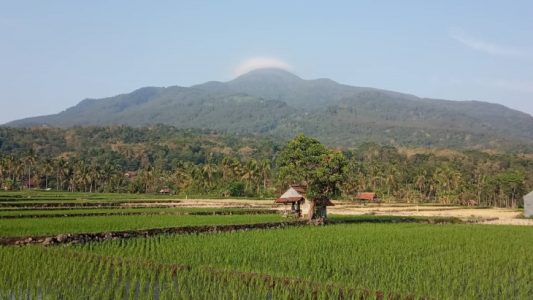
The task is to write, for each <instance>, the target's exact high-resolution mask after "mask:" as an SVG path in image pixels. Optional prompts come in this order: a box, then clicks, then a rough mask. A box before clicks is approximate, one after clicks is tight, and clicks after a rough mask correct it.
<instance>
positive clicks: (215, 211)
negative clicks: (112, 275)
mask: <svg viewBox="0 0 533 300" xmlns="http://www.w3.org/2000/svg"><path fill="white" fill-rule="evenodd" d="M268 213H270V214H272V213H274V211H273V210H266V209H246V208H199V207H155V208H153V207H139V208H131V207H122V208H121V207H119V208H116V207H113V208H81V209H80V208H74V209H24V210H17V209H12V210H4V211H0V218H18V217H20V218H24V217H49V216H58V217H61V216H84V215H128V214H131V215H133V214H137V215H139V214H143V215H186V214H192V215H238V214H243V215H244V214H268Z"/></svg>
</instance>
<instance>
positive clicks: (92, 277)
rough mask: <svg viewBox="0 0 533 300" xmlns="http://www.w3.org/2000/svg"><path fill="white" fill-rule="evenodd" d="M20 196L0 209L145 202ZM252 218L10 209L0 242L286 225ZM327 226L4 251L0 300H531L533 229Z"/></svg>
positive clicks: (198, 212)
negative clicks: (184, 228) (156, 230)
mask: <svg viewBox="0 0 533 300" xmlns="http://www.w3.org/2000/svg"><path fill="white" fill-rule="evenodd" d="M64 194H67V195H64ZM0 195H6V194H5V193H0ZM16 195H21V194H20V193H14V194H10V196H9V197H4V198H2V200H0V201H4V200H5V201H4V202H3V203H8V202H19V203H20V202H22V201H30V202H32V201H33V202H32V203H43V202H46V201H53V202H58V203H79V202H82V203H85V202H113V201H115V202H118V201H124V202H139V201H144V200H145V199H143V198H142V197H140V196H138V195H134V197H132V198H128V197H126V196H130V195H113V197H112V198H106V196H105V195H94V196H93V195H89V196H86V197H85V196H84V197H85V198H84V197H82V195H75V196H76V197H78V196H79V197H80V198H79V199H81V200H79V199H74V198H72V195H70V193H62V194H61V193H51V192H47V193H35V194H33V195H32V197H33V198H31V200H28V198H27V195H25V197H20V198H19V197H15V198H17V199H15V200H13V199H14V198H13V196H16ZM50 195H55V196H53V197H50ZM10 197H11V198H10ZM145 197H146V196H145ZM148 197H151V196H148ZM44 198H46V200H44ZM52 198H54V199H52ZM8 200H9V201H8ZM258 211H261V210H256V209H247V208H192V207H187V208H170V207H169V208H85V207H83V206H81V205H80V206H77V205H74V206H73V207H71V208H69V209H54V210H50V209H36V208H35V207H33V208H32V207H31V205H30V207H28V208H26V209H20V208H17V207H16V206H15V207H11V208H9V209H8V208H6V209H4V210H1V211H0V237H13V236H38V235H56V234H61V233H91V232H109V231H121V230H137V229H152V228H166V227H182V226H202V225H229V224H254V223H264V222H281V221H287V219H285V218H282V217H281V216H280V215H277V214H266V212H265V211H263V212H262V213H261V214H257V212H258ZM95 213H96V214H104V215H99V216H93V215H91V214H95ZM206 214H207V215H206ZM28 216H32V217H31V218H29V217H28ZM330 220H331V221H333V222H334V223H336V224H334V225H327V226H298V227H289V228H284V229H262V230H248V231H236V232H225V233H220V232H219V233H202V234H184V235H156V236H152V237H138V238H130V239H117V240H107V241H104V242H87V243H82V244H76V245H74V244H73V245H68V244H65V245H58V246H51V247H44V246H40V245H32V246H24V247H15V246H0V266H1V268H0V299H40V298H42V299H79V298H91V299H213V298H217V299H361V298H364V299H375V298H378V299H382V298H383V299H389V298H392V299H404V298H410V299H417V298H429V299H533V260H531V249H533V228H532V227H513V226H491V225H468V224H454V223H460V221H459V220H458V219H453V218H427V217H398V216H372V215H366V216H335V215H332V216H330ZM419 223H431V224H419ZM443 223H446V224H443ZM435 224H438V225H435Z"/></svg>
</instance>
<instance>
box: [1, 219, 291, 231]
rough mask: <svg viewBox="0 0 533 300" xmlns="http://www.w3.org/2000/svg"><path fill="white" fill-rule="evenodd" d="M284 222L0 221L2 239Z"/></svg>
mask: <svg viewBox="0 0 533 300" xmlns="http://www.w3.org/2000/svg"><path fill="white" fill-rule="evenodd" d="M282 220H283V218H282V217H281V216H280V215H277V214H270V215H231V216H229V215H228V216H226V215H211V216H190V215H181V216H173V215H133V216H96V217H92V216H91V217H66V218H36V219H28V218H20V219H0V236H40V235H54V234H61V233H91V232H107V231H120V230H140V229H150V228H165V227H182V226H201V225H227V224H253V223H264V222H278V221H282Z"/></svg>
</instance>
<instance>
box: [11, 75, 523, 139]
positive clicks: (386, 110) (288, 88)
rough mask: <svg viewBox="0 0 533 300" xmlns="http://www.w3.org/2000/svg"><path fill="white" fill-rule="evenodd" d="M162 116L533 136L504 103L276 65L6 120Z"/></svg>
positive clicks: (279, 125)
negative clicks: (353, 81) (311, 75)
mask: <svg viewBox="0 0 533 300" xmlns="http://www.w3.org/2000/svg"><path fill="white" fill-rule="evenodd" d="M157 123H162V124H170V125H173V126H176V127H178V128H205V129H218V130H225V131H229V132H234V133H261V134H272V135H279V136H282V137H289V136H292V135H294V134H296V133H298V132H304V133H307V134H310V135H313V136H316V137H318V138H320V139H321V140H322V141H324V142H326V143H329V144H332V145H347V146H348V145H353V144H358V143H361V142H364V141H374V142H379V143H391V144H396V145H411V146H444V147H458V148H500V149H508V148H509V147H517V146H527V147H530V146H531V145H532V144H533V117H532V116H530V115H528V114H525V113H522V112H519V111H516V110H512V109H509V108H507V107H505V106H502V105H498V104H490V103H485V102H479V101H448V100H435V99H423V98H418V97H416V96H413V95H408V94H402V93H397V92H392V91H386V90H380V89H374V88H363V87H353V86H348V85H342V84H338V83H336V82H335V81H332V80H329V79H316V80H303V79H301V78H299V77H298V76H296V75H294V74H291V73H289V72H286V71H283V70H278V69H262V70H255V71H252V72H249V73H247V74H245V75H242V76H240V77H238V78H236V79H234V80H232V81H229V82H215V81H212V82H207V83H204V84H200V85H195V86H192V87H178V86H173V87H167V88H158V87H146V88H141V89H138V90H136V91H134V92H132V93H129V94H123V95H118V96H114V97H110V98H104V99H86V100H83V101H81V102H80V103H79V104H78V105H76V106H74V107H71V108H69V109H67V110H65V111H63V112H61V113H59V114H55V115H49V116H41V117H33V118H27V119H22V120H18V121H14V122H11V123H8V124H6V125H7V126H14V127H29V126H35V125H49V126H58V127H69V126H77V125H81V126H83V125H111V124H125V125H131V126H143V125H149V124H157Z"/></svg>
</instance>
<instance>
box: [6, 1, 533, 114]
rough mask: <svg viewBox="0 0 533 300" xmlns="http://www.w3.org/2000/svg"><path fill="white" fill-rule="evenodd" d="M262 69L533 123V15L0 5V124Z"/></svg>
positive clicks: (437, 4)
mask: <svg viewBox="0 0 533 300" xmlns="http://www.w3.org/2000/svg"><path fill="white" fill-rule="evenodd" d="M288 2H290V3H288ZM316 2H318V1H316ZM400 2H401V3H400ZM243 64H244V65H243ZM262 65H274V66H283V67H285V68H288V69H290V70H291V71H292V72H294V73H295V74H297V75H299V76H301V77H302V78H306V79H313V78H322V77H327V78H331V79H333V80H336V81H338V82H341V83H346V84H350V85H356V86H371V87H377V88H385V89H390V90H395V91H400V92H406V93H412V94H415V95H418V96H422V97H432V98H445V99H452V100H472V99H474V100H483V101H488V102H496V103H501V104H504V105H506V106H509V107H512V108H515V109H519V110H522V111H525V112H527V113H529V114H533V2H532V1H490V0H484V1H476V0H470V1H392V0H391V1H321V3H320V4H318V3H317V4H313V1H261V2H260V1H190V2H178V1H10V2H8V1H2V0H0V107H1V109H0V123H4V122H7V121H10V120H13V119H18V118H22V117H28V116H34V115H43V114H50V113H57V112H59V111H61V110H63V109H65V108H67V107H69V106H72V105H75V104H76V103H78V102H79V101H81V100H82V99H84V98H100V97H106V96H113V95H116V94H119V93H125V92H130V91H132V90H134V89H137V88H139V87H143V86H169V85H182V86H189V85H193V84H197V83H202V82H205V81H209V80H220V81H226V80H230V79H232V78H233V77H234V76H235V74H237V73H238V70H239V68H240V69H241V70H243V69H246V66H247V67H253V66H262Z"/></svg>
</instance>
